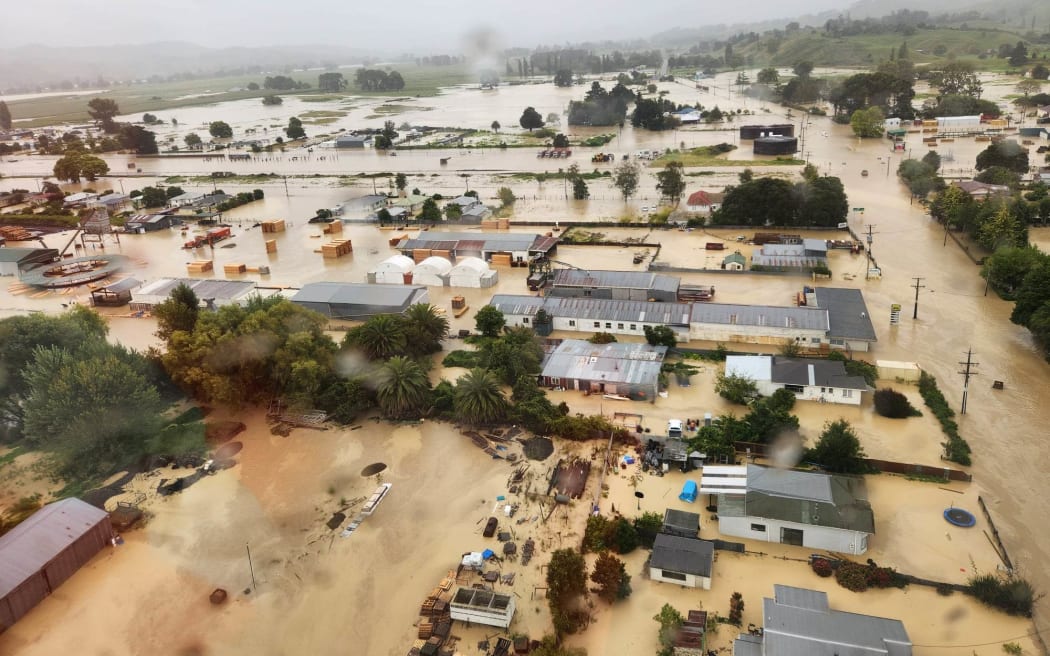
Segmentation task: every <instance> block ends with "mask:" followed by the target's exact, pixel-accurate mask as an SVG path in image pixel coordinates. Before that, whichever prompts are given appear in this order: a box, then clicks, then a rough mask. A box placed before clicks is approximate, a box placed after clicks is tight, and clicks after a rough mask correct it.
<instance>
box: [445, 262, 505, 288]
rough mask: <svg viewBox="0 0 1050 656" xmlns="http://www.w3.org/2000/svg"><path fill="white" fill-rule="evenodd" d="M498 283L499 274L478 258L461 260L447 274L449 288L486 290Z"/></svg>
mask: <svg viewBox="0 0 1050 656" xmlns="http://www.w3.org/2000/svg"><path fill="white" fill-rule="evenodd" d="M498 282H499V272H498V271H496V270H495V269H492V268H490V267H489V265H488V263H487V262H485V260H483V259H481V258H478V257H464V258H461V259H460V260H459V261H458V262H456V266H454V267H452V271H450V272H449V274H448V285H449V287H474V288H476V289H488V288H489V287H494V286H495V285H496V283H498Z"/></svg>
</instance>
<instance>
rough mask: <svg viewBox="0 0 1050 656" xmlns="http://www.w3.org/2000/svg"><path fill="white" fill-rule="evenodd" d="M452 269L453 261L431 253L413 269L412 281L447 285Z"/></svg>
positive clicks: (441, 285) (437, 285) (435, 285)
mask: <svg viewBox="0 0 1050 656" xmlns="http://www.w3.org/2000/svg"><path fill="white" fill-rule="evenodd" d="M451 271H452V263H451V262H449V261H448V260H447V259H445V258H443V257H438V256H436V255H431V256H430V257H428V258H427V259H425V260H423V261H422V262H420V263H419V264H417V265H416V266H415V268H414V269H412V283H413V284H416V285H431V286H434V287H447V286H448V277H449V273H450V272H451Z"/></svg>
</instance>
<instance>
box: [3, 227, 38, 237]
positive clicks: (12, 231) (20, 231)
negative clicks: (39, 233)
mask: <svg viewBox="0 0 1050 656" xmlns="http://www.w3.org/2000/svg"><path fill="white" fill-rule="evenodd" d="M0 237H3V238H4V239H6V240H7V241H29V240H30V239H32V238H33V233H31V232H29V231H28V230H26V229H25V228H19V227H18V226H0Z"/></svg>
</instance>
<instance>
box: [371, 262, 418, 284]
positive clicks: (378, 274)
mask: <svg viewBox="0 0 1050 656" xmlns="http://www.w3.org/2000/svg"><path fill="white" fill-rule="evenodd" d="M415 267H416V263H415V262H414V261H412V258H410V257H407V256H405V255H392V256H391V257H388V258H386V259H385V260H383V261H382V262H380V263H379V264H377V265H376V266H375V268H374V269H372V270H371V271H369V272H368V282H370V283H379V284H383V285H403V284H405V282H406V280H405V276H406V275H409V276H411V274H412V269H414V268H415Z"/></svg>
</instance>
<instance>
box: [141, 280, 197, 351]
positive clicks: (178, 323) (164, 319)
mask: <svg viewBox="0 0 1050 656" xmlns="http://www.w3.org/2000/svg"><path fill="white" fill-rule="evenodd" d="M199 313H200V299H198V298H197V295H196V294H195V293H194V292H193V290H192V289H190V287H189V285H186V284H185V283H179V284H178V285H177V286H176V287H175V289H173V290H171V294H170V295H169V296H168V298H166V299H165V300H164V301H163V302H161V303H158V304H157V305H155V306H153V311H152V314H153V316H154V317H155V318H156V319H157V337H160V338H161V339H163V340H164V342H165V343H168V342H170V341H171V336H172V335H173V334H174V333H175V331H176V330H181V331H183V332H187V333H188V332H192V331H193V328H194V327H195V326H196V325H197V315H198V314H199Z"/></svg>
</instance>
